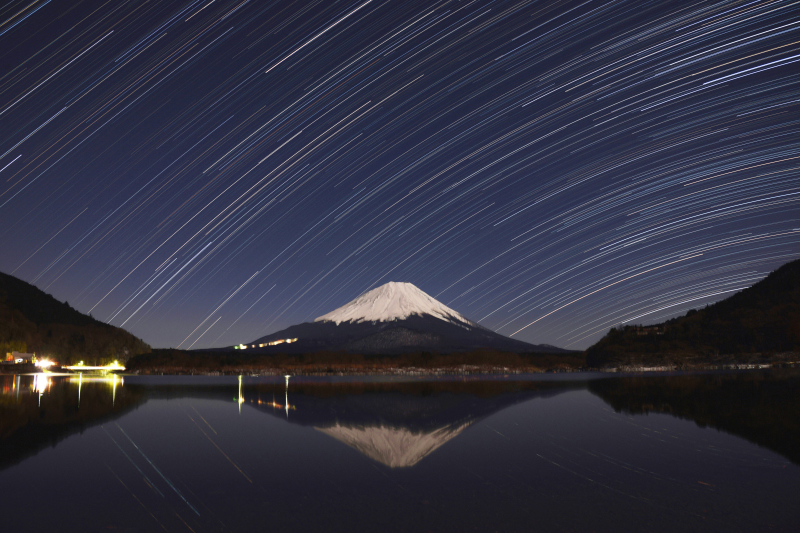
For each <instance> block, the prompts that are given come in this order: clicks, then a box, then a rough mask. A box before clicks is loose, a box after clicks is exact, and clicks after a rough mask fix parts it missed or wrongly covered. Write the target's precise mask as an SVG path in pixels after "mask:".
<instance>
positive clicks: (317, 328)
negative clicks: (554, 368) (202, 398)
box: [236, 282, 568, 354]
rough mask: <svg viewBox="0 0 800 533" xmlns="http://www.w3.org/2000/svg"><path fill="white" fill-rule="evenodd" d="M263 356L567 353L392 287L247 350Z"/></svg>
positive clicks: (402, 286)
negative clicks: (501, 331)
mask: <svg viewBox="0 0 800 533" xmlns="http://www.w3.org/2000/svg"><path fill="white" fill-rule="evenodd" d="M236 348H240V349H244V348H246V349H248V351H250V350H252V351H255V352H263V353H307V352H314V351H321V350H333V351H346V352H351V353H362V354H401V353H409V352H419V351H435V352H439V353H452V352H466V351H471V350H477V349H481V348H488V349H494V350H500V351H506V352H515V353H528V352H546V353H564V352H567V351H568V350H563V349H561V348H556V347H555V346H550V345H547V344H539V345H535V344H529V343H527V342H522V341H518V340H515V339H510V338H508V337H505V336H503V335H500V334H498V333H495V332H494V331H492V330H490V329H487V328H485V327H483V326H481V325H480V324H478V323H476V322H473V321H472V320H469V319H468V318H466V317H464V316H463V315H461V314H460V313H458V312H457V311H454V310H453V309H450V308H449V307H447V306H446V305H444V304H442V303H441V302H439V301H437V300H436V299H434V298H432V297H431V296H429V295H427V294H426V293H424V292H423V291H421V290H420V289H418V288H417V287H415V286H414V285H412V284H411V283H397V282H389V283H387V284H385V285H382V286H380V287H377V288H375V289H372V290H371V291H369V292H366V293H364V294H362V295H361V296H359V297H358V298H356V299H355V300H353V301H351V302H350V303H348V304H345V305H344V306H342V307H340V308H338V309H335V310H334V311H331V312H330V313H328V314H325V315H322V316H321V317H319V318H317V319H316V320H314V322H305V323H303V324H298V325H295V326H290V327H288V328H286V329H284V330H281V331H278V332H275V333H271V334H270V335H267V336H264V337H261V338H259V339H256V340H254V341H252V342H250V343H247V344H242V345H239V346H237V347H236Z"/></svg>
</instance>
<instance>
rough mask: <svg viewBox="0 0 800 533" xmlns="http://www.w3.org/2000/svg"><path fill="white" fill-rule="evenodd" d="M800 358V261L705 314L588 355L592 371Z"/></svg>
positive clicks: (629, 331) (610, 337)
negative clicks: (783, 355)
mask: <svg viewBox="0 0 800 533" xmlns="http://www.w3.org/2000/svg"><path fill="white" fill-rule="evenodd" d="M787 352H795V353H800V260H796V261H792V262H790V263H786V264H785V265H783V266H781V267H780V268H778V269H777V270H775V271H774V272H772V273H771V274H770V275H769V276H767V277H766V278H764V279H763V280H761V281H759V282H758V283H756V284H754V285H753V286H752V287H749V288H747V289H745V290H743V291H741V292H738V293H736V294H734V295H733V296H731V297H730V298H726V299H725V300H722V301H720V302H717V303H715V304H713V305H709V306H707V307H706V308H705V309H701V310H692V311H689V312H688V313H686V315H685V316H682V317H678V318H673V319H670V320H668V321H666V322H664V323H661V324H656V325H652V326H645V327H636V326H630V325H629V326H624V327H622V328H612V329H611V331H609V333H608V334H607V335H606V336H605V337H603V338H602V339H600V341H599V342H597V343H596V344H595V345H593V346H591V347H590V348H589V349H588V350H587V364H589V366H593V367H600V366H616V365H621V364H622V365H624V364H642V363H645V364H669V363H672V364H681V363H684V362H698V363H702V362H705V363H708V362H714V361H719V362H723V361H728V360H730V361H737V362H747V361H751V362H754V361H756V360H757V359H758V358H757V357H756V354H760V355H758V357H761V358H768V357H772V356H774V355H776V354H781V353H787Z"/></svg>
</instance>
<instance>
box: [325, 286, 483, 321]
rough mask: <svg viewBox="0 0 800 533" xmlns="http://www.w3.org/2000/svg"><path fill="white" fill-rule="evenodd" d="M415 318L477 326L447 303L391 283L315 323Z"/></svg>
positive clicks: (413, 287) (415, 288) (410, 287)
mask: <svg viewBox="0 0 800 533" xmlns="http://www.w3.org/2000/svg"><path fill="white" fill-rule="evenodd" d="M411 315H420V316H422V315H431V316H434V317H436V318H440V319H442V320H446V321H448V322H454V321H458V322H464V323H466V324H469V325H477V324H474V323H473V322H472V321H471V320H468V319H467V318H464V317H463V316H462V315H460V314H459V313H457V312H456V311H453V310H452V309H450V308H449V307H447V306H446V305H444V304H443V303H441V302H439V301H437V300H435V299H434V298H432V297H430V296H428V295H427V294H425V293H424V292H422V291H421V290H419V289H418V288H417V287H415V286H414V285H412V284H411V283H398V282H394V281H390V282H389V283H387V284H385V285H381V286H380V287H377V288H375V289H372V290H371V291H369V292H365V293H364V294H362V295H361V296H359V297H358V298H356V299H355V300H353V301H352V302H350V303H348V304H345V305H343V306H342V307H340V308H338V309H336V310H334V311H331V312H330V313H328V314H327V315H322V316H321V317H319V318H317V319H316V320H315V321H314V322H336V325H337V326H338V325H339V324H341V323H342V322H388V321H392V320H403V319H405V318H408V317H409V316H411Z"/></svg>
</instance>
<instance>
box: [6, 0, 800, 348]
mask: <svg viewBox="0 0 800 533" xmlns="http://www.w3.org/2000/svg"><path fill="white" fill-rule="evenodd" d="M0 45H2V46H0V50H2V52H0V61H1V62H2V68H1V69H0V126H1V127H0V131H2V132H3V133H2V135H0V154H2V155H0V176H2V178H3V180H2V186H0V206H2V208H0V228H2V229H0V236H1V237H0V238H1V239H2V243H3V246H4V251H5V253H4V254H3V256H2V257H1V258H0V269H2V270H3V271H7V272H12V271H13V272H15V274H16V275H19V276H20V277H22V278H24V279H26V280H30V281H32V282H35V283H36V284H37V285H39V286H40V287H42V288H47V290H48V291H52V292H53V293H54V295H55V296H56V297H57V298H59V299H61V300H64V299H66V300H68V301H69V302H70V303H71V304H72V305H74V306H76V307H77V308H78V309H79V310H81V311H84V312H88V311H89V310H91V312H92V313H93V314H94V315H95V316H97V317H98V318H101V319H104V320H107V321H110V322H111V323H112V324H116V325H123V324H124V325H125V327H126V328H130V329H131V330H132V331H133V332H134V333H136V334H137V335H140V336H142V337H143V338H144V339H145V340H146V341H148V342H150V343H152V344H154V345H156V346H166V345H172V346H176V345H181V346H192V347H197V346H204V345H206V346H207V345H209V344H214V345H220V344H227V345H233V344H238V343H239V342H242V341H247V340H249V339H252V338H256V337H258V336H260V335H263V334H266V333H268V332H269V330H274V329H277V328H279V327H285V326H287V325H289V324H293V323H297V322H301V321H304V320H308V319H311V318H314V317H315V316H317V315H319V314H323V313H324V312H326V311H328V310H330V309H332V308H334V307H336V306H338V305H341V304H342V303H344V302H346V301H349V300H350V299H352V298H354V297H355V296H357V295H358V294H359V293H360V292H362V291H364V290H366V289H368V288H370V287H373V286H375V285H377V284H379V283H382V282H384V281H388V280H390V279H393V280H401V281H409V282H412V283H414V284H416V285H418V286H420V288H422V289H423V290H425V291H426V292H428V293H430V294H432V295H435V296H436V297H437V298H439V299H441V300H442V301H443V302H444V303H445V304H447V305H449V306H451V307H453V308H455V309H458V310H459V311H460V312H462V313H464V314H465V315H467V316H471V317H473V318H476V319H480V320H481V321H482V322H483V323H484V324H485V325H486V326H488V327H490V328H493V329H497V330H499V331H500V332H501V333H505V334H515V336H516V337H517V338H520V339H522V340H529V341H533V342H548V343H552V344H556V345H562V346H571V347H584V346H587V345H588V344H590V343H591V342H593V341H594V340H596V339H597V338H599V336H600V335H602V334H603V333H604V332H605V331H607V329H608V328H609V327H610V326H613V325H617V324H619V323H624V322H630V321H637V322H642V321H659V320H662V319H665V318H668V317H670V316H675V315H677V314H682V313H685V312H686V311H687V310H688V309H691V308H695V307H700V306H703V305H705V304H706V303H709V302H712V301H715V300H718V299H720V298H724V297H725V296H727V295H730V294H732V293H733V292H735V291H736V290H739V289H741V288H743V287H747V286H749V285H752V284H753V283H754V282H755V281H757V280H759V279H761V278H763V277H764V276H765V275H766V274H767V273H768V272H769V271H771V270H773V269H774V268H775V267H777V266H778V265H779V264H781V263H784V262H786V261H788V260H790V259H793V258H796V257H797V256H798V254H800V221H799V220H798V215H797V213H798V205H800V180H799V179H798V169H800V166H798V159H800V144H798V139H800V120H798V118H797V109H798V105H800V99H799V98H798V92H799V91H798V89H800V74H798V69H797V64H798V62H800V10H798V8H797V6H796V5H795V4H794V3H793V2H790V1H788V0H772V1H766V2H760V3H756V2H747V1H737V0H728V1H720V2H701V3H696V4H692V5H684V4H681V3H675V2H653V3H649V4H644V5H643V4H642V3H640V2H632V1H621V2H615V3H609V2H601V1H595V0H588V1H587V0H580V1H573V0H566V1H565V2H560V3H553V2H522V1H514V0H497V1H495V2H488V1H484V0H478V1H476V2H468V1H460V0H445V1H443V2H440V3H438V4H430V3H427V2H395V1H389V0H381V1H376V0H369V1H363V0H362V1H356V2H353V1H347V2H345V3H344V4H337V3H319V2H317V3H313V2H308V3H306V2H296V3H293V4H291V5H283V4H280V3H270V4H267V5H265V4H263V3H258V2H250V1H245V2H234V1H228V0H215V1H210V2H209V1H202V0H194V1H184V2H181V3H180V4H179V5H175V4H171V3H163V2H156V3H151V4H141V5H130V6H129V5H117V4H114V3H98V2H94V1H92V0H84V1H82V2H79V3H77V4H57V3H53V2H46V1H45V2H33V3H25V2H20V1H17V0H15V1H12V2H10V3H9V4H7V5H5V6H3V7H1V8H0ZM254 272H255V274H253V273H254ZM166 321H169V323H170V324H171V326H170V327H169V328H164V327H163V326H162V324H164V323H165V322H166Z"/></svg>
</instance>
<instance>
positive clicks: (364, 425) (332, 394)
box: [259, 382, 585, 468]
mask: <svg viewBox="0 0 800 533" xmlns="http://www.w3.org/2000/svg"><path fill="white" fill-rule="evenodd" d="M353 385H354V386H353V387H349V389H351V390H347V388H344V389H343V390H342V387H337V388H339V389H340V390H332V387H331V385H330V384H318V385H304V384H301V385H297V386H295V385H290V387H289V394H288V400H289V403H290V405H291V410H289V411H285V410H281V409H280V408H278V406H271V407H267V408H266V411H267V412H270V413H274V414H275V415H276V416H280V417H284V418H288V421H289V422H291V423H295V424H301V425H304V426H312V427H314V428H315V429H317V430H318V431H320V432H322V433H325V434H326V435H328V436H330V437H333V438H334V439H336V440H338V441H340V442H342V443H344V444H346V445H348V446H350V447H351V448H353V449H355V450H358V451H359V452H361V453H363V454H364V455H366V456H367V457H369V458H370V459H374V460H375V461H378V462H380V463H383V464H385V465H386V466H389V467H391V468H398V467H408V466H413V465H415V464H417V463H418V462H419V461H421V460H422V459H423V458H425V457H426V456H428V455H429V454H430V453H432V452H433V451H435V450H437V449H438V448H439V447H441V446H442V445H444V444H445V443H447V442H448V441H450V440H451V439H453V438H455V437H457V436H458V435H460V434H461V433H462V432H463V431H464V430H466V429H467V428H468V427H469V426H471V425H472V424H474V423H475V422H478V421H480V420H481V419H483V418H486V417H488V416H489V415H491V414H493V413H496V412H498V411H501V410H503V409H505V408H507V407H510V406H512V405H514V404H517V403H520V402H523V401H526V400H530V399H533V398H546V397H551V396H555V395H556V394H559V393H561V392H566V391H568V390H571V389H573V388H576V387H584V386H585V384H583V383H576V382H573V383H569V382H560V383H550V382H538V383H521V382H516V383H515V382H481V383H457V382H450V383H441V382H439V383H373V384H357V385H356V384H353ZM370 385H371V386H370ZM359 389H360V390H359ZM295 391H297V392H295ZM281 399H283V398H281ZM267 405H269V404H268V403H267ZM263 406H264V404H263V403H262V404H261V405H260V406H259V408H261V409H262V410H264V407H263ZM283 407H285V406H283Z"/></svg>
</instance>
